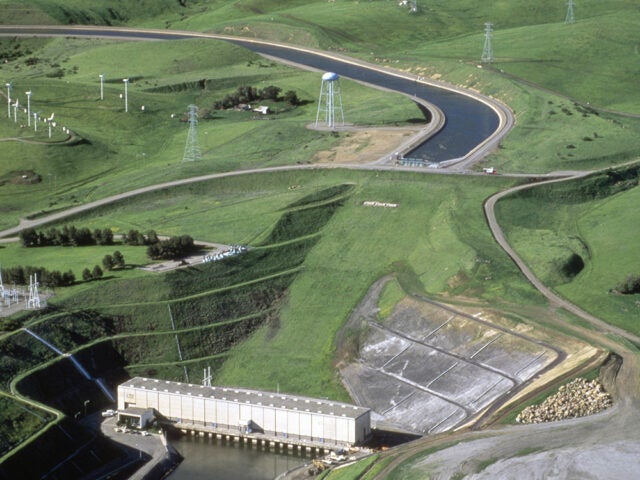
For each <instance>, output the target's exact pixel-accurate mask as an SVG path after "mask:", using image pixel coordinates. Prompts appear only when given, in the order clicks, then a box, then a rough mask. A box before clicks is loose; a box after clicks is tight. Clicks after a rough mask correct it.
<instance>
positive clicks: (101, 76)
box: [98, 73, 104, 100]
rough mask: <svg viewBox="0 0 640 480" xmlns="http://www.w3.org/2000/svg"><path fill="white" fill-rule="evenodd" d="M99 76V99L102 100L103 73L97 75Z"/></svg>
mask: <svg viewBox="0 0 640 480" xmlns="http://www.w3.org/2000/svg"><path fill="white" fill-rule="evenodd" d="M98 77H100V100H104V74H103V73H101V74H100V75H98Z"/></svg>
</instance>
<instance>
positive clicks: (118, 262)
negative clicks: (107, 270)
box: [113, 250, 125, 268]
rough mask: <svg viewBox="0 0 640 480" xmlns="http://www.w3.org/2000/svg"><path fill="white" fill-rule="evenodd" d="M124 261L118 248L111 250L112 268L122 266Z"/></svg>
mask: <svg viewBox="0 0 640 480" xmlns="http://www.w3.org/2000/svg"><path fill="white" fill-rule="evenodd" d="M124 266H125V261H124V257H123V256H122V253H120V250H116V251H115V252H113V268H124Z"/></svg>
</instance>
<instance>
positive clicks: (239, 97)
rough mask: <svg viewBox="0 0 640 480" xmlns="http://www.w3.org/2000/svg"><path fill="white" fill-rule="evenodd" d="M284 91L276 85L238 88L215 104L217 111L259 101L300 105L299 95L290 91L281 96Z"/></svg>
mask: <svg viewBox="0 0 640 480" xmlns="http://www.w3.org/2000/svg"><path fill="white" fill-rule="evenodd" d="M281 92H282V89H281V88H280V87H276V86H274V85H269V86H268V87H265V88H262V89H258V88H256V87H252V86H248V85H246V86H242V87H238V88H237V90H236V91H235V92H234V93H230V94H228V95H225V97H224V98H223V99H222V100H218V101H217V102H215V103H214V104H213V108H214V109H215V110H224V109H226V108H234V107H236V106H238V105H241V104H249V103H251V102H255V101H258V100H272V101H274V102H281V101H284V102H287V103H288V104H289V105H299V104H300V99H299V98H298V94H297V93H296V92H295V91H293V90H289V91H287V92H285V94H284V95H283V96H280V93H281Z"/></svg>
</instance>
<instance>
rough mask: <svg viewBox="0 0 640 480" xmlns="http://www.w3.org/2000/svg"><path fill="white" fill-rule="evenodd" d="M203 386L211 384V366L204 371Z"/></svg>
mask: <svg viewBox="0 0 640 480" xmlns="http://www.w3.org/2000/svg"><path fill="white" fill-rule="evenodd" d="M202 386H203V387H210V386H211V367H207V368H204V369H203V372H202Z"/></svg>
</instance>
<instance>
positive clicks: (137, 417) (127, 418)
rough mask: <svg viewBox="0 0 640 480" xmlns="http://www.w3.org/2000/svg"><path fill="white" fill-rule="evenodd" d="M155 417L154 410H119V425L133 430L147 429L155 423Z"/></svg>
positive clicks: (130, 408)
mask: <svg viewBox="0 0 640 480" xmlns="http://www.w3.org/2000/svg"><path fill="white" fill-rule="evenodd" d="M154 417H155V416H154V414H153V409H152V408H138V407H129V408H125V409H124V410H118V423H124V424H126V426H127V427H132V428H146V427H147V426H149V425H151V424H152V423H153V420H154Z"/></svg>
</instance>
